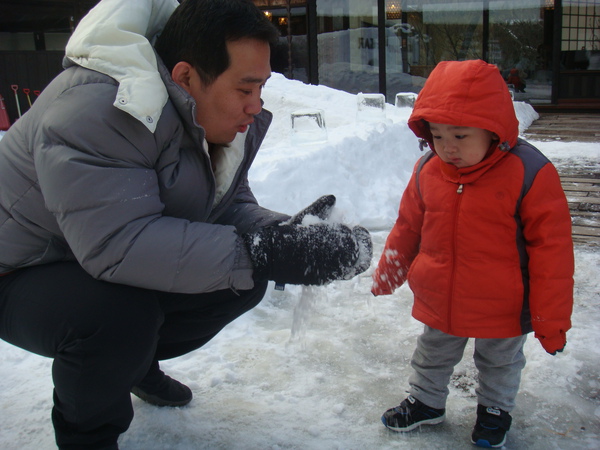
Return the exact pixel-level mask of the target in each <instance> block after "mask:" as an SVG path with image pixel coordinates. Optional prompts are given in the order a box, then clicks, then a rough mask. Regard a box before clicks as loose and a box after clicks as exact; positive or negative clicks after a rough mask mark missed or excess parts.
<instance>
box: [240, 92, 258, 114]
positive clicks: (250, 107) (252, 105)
mask: <svg viewBox="0 0 600 450" xmlns="http://www.w3.org/2000/svg"><path fill="white" fill-rule="evenodd" d="M261 111H262V99H261V98H260V93H258V94H255V95H252V98H251V99H250V101H249V102H248V104H247V105H246V107H245V108H244V112H245V113H246V114H249V115H251V116H255V115H257V114H258V113H260V112H261Z"/></svg>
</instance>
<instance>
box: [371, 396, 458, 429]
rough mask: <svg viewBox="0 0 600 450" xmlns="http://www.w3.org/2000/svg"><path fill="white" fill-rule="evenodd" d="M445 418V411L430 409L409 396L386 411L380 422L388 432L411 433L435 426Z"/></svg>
mask: <svg viewBox="0 0 600 450" xmlns="http://www.w3.org/2000/svg"><path fill="white" fill-rule="evenodd" d="M445 418H446V409H435V408H430V407H429V406H427V405H426V404H425V403H423V402H421V401H419V400H417V399H416V398H414V397H413V396H412V395H409V396H408V397H407V398H406V399H405V400H404V401H403V402H402V403H400V405H399V406H396V407H395V408H391V409H388V410H387V411H386V412H385V413H383V416H381V421H382V422H383V424H384V425H385V426H386V427H388V428H389V429H390V430H394V431H411V430H414V429H415V428H417V427H419V426H421V425H435V424H438V423H442V422H443V421H444V419H445Z"/></svg>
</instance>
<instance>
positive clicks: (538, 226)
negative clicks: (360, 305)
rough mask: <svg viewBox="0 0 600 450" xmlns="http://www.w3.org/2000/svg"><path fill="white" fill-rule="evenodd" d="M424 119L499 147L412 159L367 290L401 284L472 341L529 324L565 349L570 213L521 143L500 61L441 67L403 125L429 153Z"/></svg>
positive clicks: (545, 170) (417, 312)
mask: <svg viewBox="0 0 600 450" xmlns="http://www.w3.org/2000/svg"><path fill="white" fill-rule="evenodd" d="M427 122H434V123H443V124H450V125H455V126H466V127H476V128H483V129H486V130H489V131H492V132H493V133H495V134H497V135H498V136H499V137H500V141H499V142H500V143H499V144H498V145H495V146H494V147H493V148H492V149H491V150H490V152H489V153H488V156H487V157H486V158H484V160H483V161H481V162H480V163H478V164H476V165H474V166H471V167H465V168H460V169H459V168H456V167H455V166H453V165H451V164H446V163H444V162H443V161H442V160H441V159H440V158H439V157H438V156H437V155H433V157H432V158H431V159H429V160H428V161H427V163H425V164H419V163H417V164H416V165H415V171H414V172H413V175H412V177H411V179H410V181H409V183H408V186H407V187H406V190H405V192H404V194H403V196H402V201H401V203H400V212H399V215H398V219H397V221H396V224H395V225H394V227H393V229H392V231H391V233H390V235H389V236H388V239H387V242H386V245H385V248H384V251H383V254H382V256H381V259H380V261H379V265H378V267H377V270H376V272H375V273H374V275H373V280H374V284H373V289H372V292H373V294H374V295H384V294H391V293H392V292H393V291H394V290H395V289H396V288H398V287H399V286H401V285H402V284H403V283H404V282H405V281H406V280H408V283H409V286H410V288H411V290H412V291H413V293H414V297H415V301H414V306H413V317H415V318H416V319H417V320H419V321H421V322H423V323H425V324H427V325H429V326H430V327H433V328H436V329H438V330H441V331H443V332H445V333H448V334H451V335H455V336H463V337H476V338H508V337H515V336H519V335H522V334H525V333H528V332H530V331H532V330H533V331H535V335H536V337H537V338H538V339H539V340H540V341H541V343H542V345H543V347H544V349H546V350H547V351H548V352H550V353H552V352H555V351H557V350H560V349H562V348H563V347H564V345H565V343H566V331H567V330H568V329H569V328H570V326H571V322H570V317H571V311H572V306H573V271H574V261H573V260H574V258H573V242H572V238H571V217H570V213H569V208H568V205H567V201H566V198H565V195H564V192H563V190H562V187H561V184H560V179H559V176H558V173H557V172H556V169H555V167H554V166H553V165H552V164H551V163H550V161H548V159H547V158H546V157H545V156H543V155H542V154H541V153H540V152H539V151H538V150H537V149H535V147H533V146H531V145H530V144H528V143H527V142H525V141H523V140H520V139H518V131H519V130H518V120H517V118H516V115H515V111H514V106H513V103H512V100H511V97H510V94H509V92H508V89H507V87H506V84H505V82H504V80H503V78H502V76H501V74H500V72H499V71H498V69H497V68H496V66H494V65H491V64H487V63H485V62H484V61H480V60H473V61H462V62H459V61H446V62H442V63H439V64H438V65H437V66H436V68H435V69H434V70H433V72H432V73H431V75H430V76H429V78H428V79H427V81H426V83H425V86H424V87H423V89H422V90H421V92H420V93H419V95H418V97H417V101H416V103H415V107H414V109H413V112H412V115H411V117H410V118H409V122H408V125H409V127H410V128H411V129H412V130H413V132H414V133H415V134H416V135H417V136H418V137H420V138H422V139H425V140H426V141H427V142H428V144H429V147H430V148H431V149H432V150H433V151H434V152H435V146H434V142H433V140H432V136H431V133H430V132H429V127H428V125H427ZM421 166H422V167H421Z"/></svg>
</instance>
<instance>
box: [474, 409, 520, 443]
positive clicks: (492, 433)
mask: <svg viewBox="0 0 600 450" xmlns="http://www.w3.org/2000/svg"><path fill="white" fill-rule="evenodd" d="M511 422H512V418H511V417H510V414H509V413H507V412H506V411H504V410H502V409H500V408H496V407H494V406H488V407H486V406H482V405H477V422H476V423H475V428H474V429H473V434H472V435H471V442H472V443H473V444H475V445H477V446H478V447H486V448H500V447H502V446H503V445H504V443H505V442H506V432H507V431H508V430H509V429H510V424H511Z"/></svg>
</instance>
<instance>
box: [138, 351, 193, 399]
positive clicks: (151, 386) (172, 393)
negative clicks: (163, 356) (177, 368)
mask: <svg viewBox="0 0 600 450" xmlns="http://www.w3.org/2000/svg"><path fill="white" fill-rule="evenodd" d="M131 393H132V394H133V395H136V396H137V397H139V398H141V399H142V400H144V401H145V402H146V403H150V404H151V405H155V406H184V405H187V404H188V403H189V402H191V401H192V397H193V395H192V390H191V389H190V388H189V387H187V386H186V385H185V384H182V383H180V382H179V381H177V380H174V379H173V378H171V377H170V376H168V375H165V373H164V372H163V371H162V370H160V368H159V366H158V361H155V362H154V363H152V366H151V367H150V370H149V371H148V374H147V375H146V377H145V378H144V379H143V380H142V381H141V383H140V384H138V385H137V386H134V387H133V388H131Z"/></svg>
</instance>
